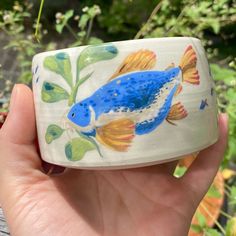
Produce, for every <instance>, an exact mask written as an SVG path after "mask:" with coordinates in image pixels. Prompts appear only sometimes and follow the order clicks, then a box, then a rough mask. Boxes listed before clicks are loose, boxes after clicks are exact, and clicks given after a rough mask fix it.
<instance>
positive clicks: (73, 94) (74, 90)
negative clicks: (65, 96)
mask: <svg viewBox="0 0 236 236" xmlns="http://www.w3.org/2000/svg"><path fill="white" fill-rule="evenodd" d="M92 73H93V72H92ZM92 73H90V74H87V75H86V76H84V77H83V78H82V79H80V80H78V81H77V83H76V84H75V86H74V87H73V88H72V91H71V94H70V97H69V100H68V106H71V105H73V103H75V100H76V95H77V92H78V88H79V86H80V85H81V84H83V83H84V82H85V81H86V80H87V79H89V78H90V76H91V75H92Z"/></svg>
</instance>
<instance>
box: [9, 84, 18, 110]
mask: <svg viewBox="0 0 236 236" xmlns="http://www.w3.org/2000/svg"><path fill="white" fill-rule="evenodd" d="M17 93H18V86H17V84H15V85H14V87H13V89H12V93H11V100H10V107H9V110H10V111H11V110H14V106H15V104H16V99H17Z"/></svg>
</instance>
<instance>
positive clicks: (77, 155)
mask: <svg viewBox="0 0 236 236" xmlns="http://www.w3.org/2000/svg"><path fill="white" fill-rule="evenodd" d="M94 149H95V146H94V144H92V143H91V142H89V141H88V140H86V139H84V138H81V137H79V138H74V139H72V140H71V141H70V142H68V143H67V144H66V146H65V154H66V157H67V158H68V159H69V160H71V161H79V160H81V159H82V158H83V157H84V155H85V153H86V152H88V151H91V150H94Z"/></svg>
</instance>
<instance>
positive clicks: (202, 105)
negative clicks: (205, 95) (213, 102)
mask: <svg viewBox="0 0 236 236" xmlns="http://www.w3.org/2000/svg"><path fill="white" fill-rule="evenodd" d="M206 106H208V102H207V99H205V100H202V101H201V103H200V107H199V109H200V110H204V109H205V108H206Z"/></svg>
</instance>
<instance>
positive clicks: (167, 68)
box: [165, 62, 175, 70]
mask: <svg viewBox="0 0 236 236" xmlns="http://www.w3.org/2000/svg"><path fill="white" fill-rule="evenodd" d="M174 67H175V63H173V62H172V63H171V64H170V65H169V66H167V67H166V68H165V70H169V69H171V68H174Z"/></svg>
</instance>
